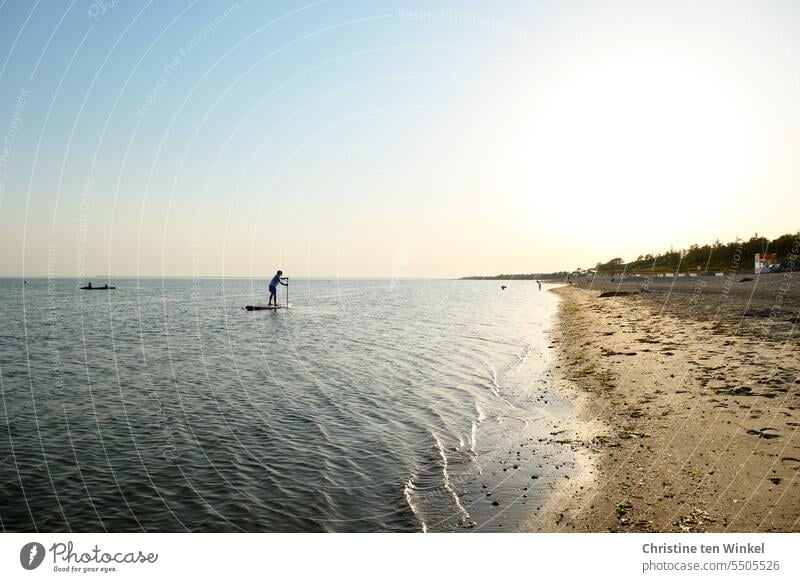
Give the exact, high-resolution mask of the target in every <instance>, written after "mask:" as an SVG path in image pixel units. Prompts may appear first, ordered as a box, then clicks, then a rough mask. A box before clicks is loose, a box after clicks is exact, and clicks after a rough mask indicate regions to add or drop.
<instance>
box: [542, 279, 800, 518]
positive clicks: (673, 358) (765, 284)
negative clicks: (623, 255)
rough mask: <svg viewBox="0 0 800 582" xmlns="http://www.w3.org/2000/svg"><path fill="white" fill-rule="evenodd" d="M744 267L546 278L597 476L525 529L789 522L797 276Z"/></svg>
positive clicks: (578, 444) (796, 454)
mask: <svg viewBox="0 0 800 582" xmlns="http://www.w3.org/2000/svg"><path fill="white" fill-rule="evenodd" d="M751 277H753V276H752V275H738V276H726V277H691V278H690V277H685V278H678V279H675V280H669V279H655V280H646V279H627V280H625V281H623V282H620V281H619V279H618V278H614V279H613V280H612V279H611V278H606V279H595V280H593V281H590V280H585V281H579V282H574V283H573V284H572V285H570V286H568V287H561V288H558V289H555V290H554V292H555V293H557V294H559V295H560V296H561V298H562V303H561V306H560V313H559V325H558V326H557V329H556V330H555V331H554V333H553V338H552V345H551V349H554V350H557V351H558V353H559V355H560V356H561V364H559V366H558V369H557V372H558V373H559V374H561V375H563V377H564V379H566V380H568V382H567V384H568V385H570V386H572V387H573V389H574V391H575V394H574V395H573V397H574V398H575V400H576V402H577V403H578V409H579V416H580V417H581V418H582V419H583V421H584V422H585V423H586V425H585V426H590V427H592V430H591V431H590V432H592V434H590V435H586V434H578V433H577V432H576V434H575V435H574V440H572V441H571V442H569V443H568V444H565V446H570V447H572V448H573V449H575V450H576V451H581V452H583V453H586V454H588V455H589V456H590V457H591V459H592V472H593V476H594V477H595V479H594V482H593V484H592V486H587V487H583V488H582V489H580V488H573V489H572V490H568V491H565V495H564V496H563V497H562V499H561V500H560V502H559V506H558V507H557V508H556V510H554V511H551V512H549V513H548V514H547V516H546V518H545V519H542V520H540V521H539V522H538V523H537V524H536V525H535V527H534V529H536V530H540V531H565V532H569V531H590V532H603V531H612V532H643V531H653V532H690V531H692V532H695V531H696V532H703V531H728V532H772V531H777V532H786V531H800V517H799V516H800V495H799V493H800V487H799V483H798V477H800V437H798V432H797V428H798V426H800V412H798V406H800V361H799V360H800V359H799V358H798V355H799V354H800V350H798V347H800V346H798V343H799V342H798V335H800V334H798V331H797V327H796V323H797V316H798V312H800V274H798V273H787V274H772V275H766V276H763V275H762V276H760V277H757V278H756V280H750V281H746V280H745V281H742V279H749V278H751ZM601 295H602V296H601Z"/></svg>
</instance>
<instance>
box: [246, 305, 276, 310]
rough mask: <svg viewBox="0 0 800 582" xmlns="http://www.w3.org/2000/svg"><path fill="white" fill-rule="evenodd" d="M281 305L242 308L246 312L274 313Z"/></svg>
mask: <svg viewBox="0 0 800 582" xmlns="http://www.w3.org/2000/svg"><path fill="white" fill-rule="evenodd" d="M282 307H283V305H245V306H244V308H245V309H246V310H247V311H266V310H270V311H274V310H276V309H281V308H282Z"/></svg>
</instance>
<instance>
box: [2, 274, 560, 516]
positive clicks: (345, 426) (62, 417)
mask: <svg viewBox="0 0 800 582" xmlns="http://www.w3.org/2000/svg"><path fill="white" fill-rule="evenodd" d="M114 284H116V286H117V290H116V291H110V292H99V291H93V292H86V291H77V290H76V287H77V283H76V282H75V281H72V280H56V281H54V282H50V284H48V281H46V280H32V281H30V283H29V285H27V286H25V287H23V286H22V282H21V281H20V280H2V281H0V309H1V310H2V326H1V327H0V337H2V341H0V366H1V368H0V378H1V379H2V408H0V520H2V521H1V523H0V525H2V528H3V529H5V530H34V529H36V530H40V531H61V530H73V531H85V530H90V531H96V530H100V531H102V530H109V531H141V530H145V531H183V530H191V531H238V530H245V531H421V530H427V531H442V530H446V531H450V530H470V531H475V530H481V531H483V530H493V529H496V528H506V529H508V528H514V527H520V526H521V524H522V523H523V522H524V520H525V519H526V517H527V516H529V515H531V514H532V513H533V512H534V511H535V508H536V507H539V506H540V505H541V503H542V502H543V501H544V499H545V498H546V492H547V491H548V488H549V487H550V486H551V485H552V482H553V480H554V479H555V478H556V477H557V473H558V470H557V469H556V467H559V468H560V467H561V466H563V465H564V464H565V463H567V464H568V463H569V462H570V461H569V459H566V458H563V457H562V456H560V455H563V453H558V452H557V451H554V450H550V449H548V446H550V445H548V444H547V443H546V442H545V441H546V439H544V438H542V437H543V435H547V434H549V433H548V432H547V430H548V429H549V428H551V427H552V425H553V422H554V419H557V418H559V416H563V415H565V414H567V413H568V406H567V405H566V403H564V402H562V401H560V400H559V399H558V398H556V397H555V396H554V395H553V393H552V391H551V389H550V387H549V383H550V376H549V372H548V368H547V363H548V360H549V358H550V355H549V351H548V349H547V341H546V340H545V338H544V331H545V329H546V328H547V327H548V326H549V325H550V323H551V319H552V317H553V314H554V311H555V306H556V301H557V299H556V297H554V296H553V295H552V294H550V293H547V292H544V291H542V292H539V291H538V289H537V285H536V283H535V282H533V281H520V282H512V283H511V284H510V285H509V287H508V289H507V290H505V291H501V290H500V286H499V284H498V283H496V282H490V281H432V280H400V281H392V282H390V281H388V280H386V281H382V280H374V281H368V280H330V281H328V280H292V287H291V296H290V299H291V302H292V305H291V309H288V310H281V311H279V312H274V313H273V312H248V311H245V310H244V309H243V306H244V305H245V304H248V303H253V302H257V303H264V302H266V289H265V284H264V282H263V281H257V282H252V281H249V280H237V279H226V280H201V281H191V280H163V281H162V280H160V279H159V280H156V279H149V280H148V279H143V280H117V281H115V282H114ZM281 299H282V297H281ZM540 477H541V478H540ZM534 485H536V486H535V487H534ZM498 500H499V501H498Z"/></svg>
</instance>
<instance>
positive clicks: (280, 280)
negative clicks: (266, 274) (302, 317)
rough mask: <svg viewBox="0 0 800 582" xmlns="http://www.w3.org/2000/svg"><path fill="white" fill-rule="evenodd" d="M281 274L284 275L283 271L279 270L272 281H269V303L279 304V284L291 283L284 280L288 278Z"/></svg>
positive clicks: (286, 284)
mask: <svg viewBox="0 0 800 582" xmlns="http://www.w3.org/2000/svg"><path fill="white" fill-rule="evenodd" d="M281 275H283V271H278V272H277V273H276V274H275V276H274V277H273V278H272V281H270V282H269V301H268V302H267V305H277V304H278V285H284V286H288V285H289V283H284V281H286V280H287V277H282V276H281Z"/></svg>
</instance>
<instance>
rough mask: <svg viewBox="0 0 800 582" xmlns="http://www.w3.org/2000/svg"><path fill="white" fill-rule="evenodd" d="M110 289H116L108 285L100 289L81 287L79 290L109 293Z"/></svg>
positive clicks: (87, 286)
mask: <svg viewBox="0 0 800 582" xmlns="http://www.w3.org/2000/svg"><path fill="white" fill-rule="evenodd" d="M111 289H116V287H112V286H109V285H103V286H102V287H92V286H91V285H86V286H84V287H81V290H83V291H109V290H111Z"/></svg>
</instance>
